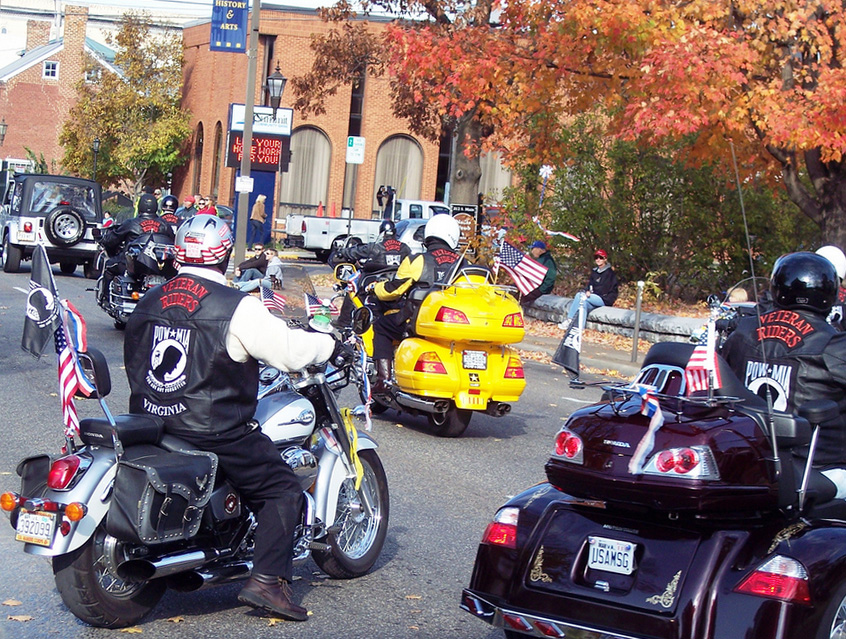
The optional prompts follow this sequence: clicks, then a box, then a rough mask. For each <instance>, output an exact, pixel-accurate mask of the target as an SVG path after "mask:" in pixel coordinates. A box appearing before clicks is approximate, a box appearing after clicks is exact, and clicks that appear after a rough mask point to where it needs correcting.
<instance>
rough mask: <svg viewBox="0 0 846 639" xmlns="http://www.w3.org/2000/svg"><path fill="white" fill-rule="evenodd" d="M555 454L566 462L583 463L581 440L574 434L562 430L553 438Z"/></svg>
mask: <svg viewBox="0 0 846 639" xmlns="http://www.w3.org/2000/svg"><path fill="white" fill-rule="evenodd" d="M555 454H556V455H557V456H558V457H562V458H564V459H565V460H567V461H572V462H576V463H582V462H583V461H584V445H583V444H582V438H581V437H579V436H578V435H576V434H575V433H574V432H572V431H570V430H568V429H566V428H562V429H561V430H560V431H558V434H557V435H556V436H555Z"/></svg>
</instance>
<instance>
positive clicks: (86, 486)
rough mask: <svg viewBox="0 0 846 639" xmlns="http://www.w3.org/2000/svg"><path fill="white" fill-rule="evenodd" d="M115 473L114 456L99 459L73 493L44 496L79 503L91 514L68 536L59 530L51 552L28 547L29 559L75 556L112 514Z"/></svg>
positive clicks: (49, 492) (53, 492) (51, 492)
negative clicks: (38, 556) (70, 553)
mask: <svg viewBox="0 0 846 639" xmlns="http://www.w3.org/2000/svg"><path fill="white" fill-rule="evenodd" d="M109 453H111V451H109ZM116 472H117V463H116V462H115V459H114V456H113V454H110V455H108V458H107V455H102V456H97V458H95V460H94V463H92V464H91V466H90V467H89V468H88V470H87V471H86V472H85V474H84V475H83V476H82V478H81V479H80V481H79V483H78V484H76V486H74V487H73V488H72V489H71V490H68V491H65V490H61V491H59V490H47V491H46V492H45V493H44V498H45V499H51V500H53V501H57V502H60V503H62V504H70V503H72V502H79V503H82V504H85V505H86V506H87V507H88V512H87V513H86V515H85V517H83V518H82V519H80V520H79V521H78V522H71V523H70V531H69V532H68V534H67V535H63V534H62V533H61V532H60V531H59V530H56V534H55V537H54V538H53V544H52V545H51V546H50V547H49V548H48V547H45V546H38V545H35V544H26V545H25V546H24V551H25V552H26V553H28V554H30V555H41V556H44V557H56V556H58V555H64V554H67V553H69V552H72V551H74V550H76V549H77V548H79V547H80V546H82V545H83V544H84V543H85V542H86V541H88V539H89V538H90V537H91V536H92V535H93V534H94V531H95V530H96V529H97V526H99V525H100V522H102V521H103V518H104V517H105V516H106V513H107V512H108V511H109V505H110V504H111V497H112V485H113V483H114V480H115V473H116ZM57 528H58V526H57Z"/></svg>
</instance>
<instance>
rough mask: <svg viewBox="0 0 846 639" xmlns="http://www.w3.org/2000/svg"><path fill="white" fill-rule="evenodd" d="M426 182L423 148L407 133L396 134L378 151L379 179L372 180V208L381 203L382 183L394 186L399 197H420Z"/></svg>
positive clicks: (413, 198)
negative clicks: (378, 191) (378, 199)
mask: <svg viewBox="0 0 846 639" xmlns="http://www.w3.org/2000/svg"><path fill="white" fill-rule="evenodd" d="M422 183H423V149H421V148H420V145H419V144H418V143H417V141H416V140H414V139H413V138H410V137H408V136H407V135H395V136H392V137H390V138H388V139H387V140H385V141H384V142H383V143H382V146H380V147H379V151H378V152H377V154H376V179H375V181H374V182H373V184H374V188H373V191H374V193H373V211H374V212H377V213H378V212H379V211H380V210H381V207H380V206H379V203H378V201H377V200H376V190H377V189H378V188H379V186H380V185H385V186H392V187H394V190H395V191H396V197H397V199H403V200H419V199H420V189H421V186H422Z"/></svg>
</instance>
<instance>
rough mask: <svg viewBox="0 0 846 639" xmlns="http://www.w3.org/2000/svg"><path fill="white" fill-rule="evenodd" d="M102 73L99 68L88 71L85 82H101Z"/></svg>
mask: <svg viewBox="0 0 846 639" xmlns="http://www.w3.org/2000/svg"><path fill="white" fill-rule="evenodd" d="M100 71H101V69H100V68H99V67H97V68H95V69H86V71H85V81H86V82H99V81H100Z"/></svg>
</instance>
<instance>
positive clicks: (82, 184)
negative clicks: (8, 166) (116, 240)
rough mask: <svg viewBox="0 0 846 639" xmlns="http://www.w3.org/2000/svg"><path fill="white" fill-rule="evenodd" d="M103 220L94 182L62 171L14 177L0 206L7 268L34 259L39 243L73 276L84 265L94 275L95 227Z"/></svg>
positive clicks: (11, 270)
mask: <svg viewBox="0 0 846 639" xmlns="http://www.w3.org/2000/svg"><path fill="white" fill-rule="evenodd" d="M102 219H103V211H102V199H101V191H100V185H99V184H97V183H96V182H93V181H91V180H85V179H82V178H74V177H68V176H64V175H44V174H39V173H22V174H17V175H15V176H14V178H13V184H12V185H10V187H9V188H8V189H7V191H6V195H5V197H4V199H3V202H2V206H0V223H1V224H2V231H0V233H2V249H0V250H2V264H3V270H4V271H5V272H6V273H17V272H18V270H19V269H20V265H21V260H28V259H31V258H32V253H33V251H34V250H35V247H36V246H37V245H39V244H41V245H43V246H44V248H45V249H46V250H47V258H48V259H49V260H50V262H51V263H55V262H58V263H59V267H60V268H61V271H62V273H65V274H66V275H69V274H71V273H73V272H74V271H75V270H76V267H77V266H78V265H79V264H82V265H83V267H84V271H85V276H86V277H88V278H90V279H96V278H97V277H98V276H99V274H100V273H99V269H97V255H98V253H99V251H100V247H99V245H98V244H97V241H96V240H95V239H94V235H93V229H95V228H98V227H100V224H101V221H102Z"/></svg>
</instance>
